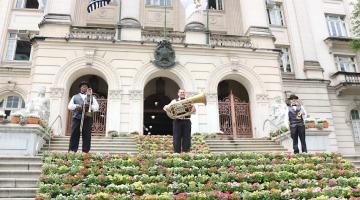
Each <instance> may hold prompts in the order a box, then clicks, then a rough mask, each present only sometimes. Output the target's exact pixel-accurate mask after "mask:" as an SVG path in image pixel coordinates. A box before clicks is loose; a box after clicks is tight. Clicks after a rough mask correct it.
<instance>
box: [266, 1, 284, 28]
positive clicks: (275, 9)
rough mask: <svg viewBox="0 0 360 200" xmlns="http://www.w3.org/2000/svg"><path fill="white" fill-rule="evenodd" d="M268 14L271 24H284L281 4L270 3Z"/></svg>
mask: <svg viewBox="0 0 360 200" xmlns="http://www.w3.org/2000/svg"><path fill="white" fill-rule="evenodd" d="M267 14H268V18H269V23H270V25H275V26H284V24H285V23H284V15H283V11H282V6H281V4H271V5H268V6H267Z"/></svg>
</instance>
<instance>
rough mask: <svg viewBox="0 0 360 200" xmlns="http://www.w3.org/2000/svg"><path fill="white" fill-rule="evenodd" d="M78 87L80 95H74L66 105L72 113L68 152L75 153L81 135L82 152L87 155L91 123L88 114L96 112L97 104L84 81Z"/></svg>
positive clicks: (89, 144) (89, 145) (90, 117)
mask: <svg viewBox="0 0 360 200" xmlns="http://www.w3.org/2000/svg"><path fill="white" fill-rule="evenodd" d="M79 87H80V93H78V94H76V95H74V96H73V97H72V98H71V100H70V102H69V105H68V109H69V110H71V111H72V126H71V136H70V144H69V152H77V150H78V147H79V140H80V133H81V134H82V140H83V144H82V152H84V153H88V152H89V151H90V147H91V127H92V123H93V119H92V115H91V113H90V114H89V112H90V111H91V112H96V111H98V110H99V104H98V102H97V101H96V99H95V97H94V96H93V95H92V89H91V88H89V84H88V83H87V82H86V81H82V82H81V83H80V85H79ZM90 104H91V105H90ZM85 112H87V114H85Z"/></svg>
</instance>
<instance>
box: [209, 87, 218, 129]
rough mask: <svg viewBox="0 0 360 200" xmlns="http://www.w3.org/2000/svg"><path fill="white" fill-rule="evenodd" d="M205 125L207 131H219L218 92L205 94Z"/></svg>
mask: <svg viewBox="0 0 360 200" xmlns="http://www.w3.org/2000/svg"><path fill="white" fill-rule="evenodd" d="M206 111H207V121H208V123H207V126H208V130H207V132H208V133H219V132H220V119H219V104H218V94H217V93H211V94H208V95H207V105H206Z"/></svg>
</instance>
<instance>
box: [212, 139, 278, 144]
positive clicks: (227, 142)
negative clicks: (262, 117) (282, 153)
mask: <svg viewBox="0 0 360 200" xmlns="http://www.w3.org/2000/svg"><path fill="white" fill-rule="evenodd" d="M205 142H206V144H257V145H261V144H277V143H276V142H273V141H257V142H256V141H228V140H226V141H221V140H220V141H208V140H206V141H205Z"/></svg>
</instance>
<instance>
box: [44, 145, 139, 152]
mask: <svg viewBox="0 0 360 200" xmlns="http://www.w3.org/2000/svg"><path fill="white" fill-rule="evenodd" d="M78 149H79V150H81V146H79V148H78ZM47 150H48V148H41V151H47ZM68 150H69V147H67V146H59V147H51V148H50V151H68ZM91 151H93V152H98V151H105V152H111V151H137V148H136V147H119V146H117V147H106V146H101V147H91Z"/></svg>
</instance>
